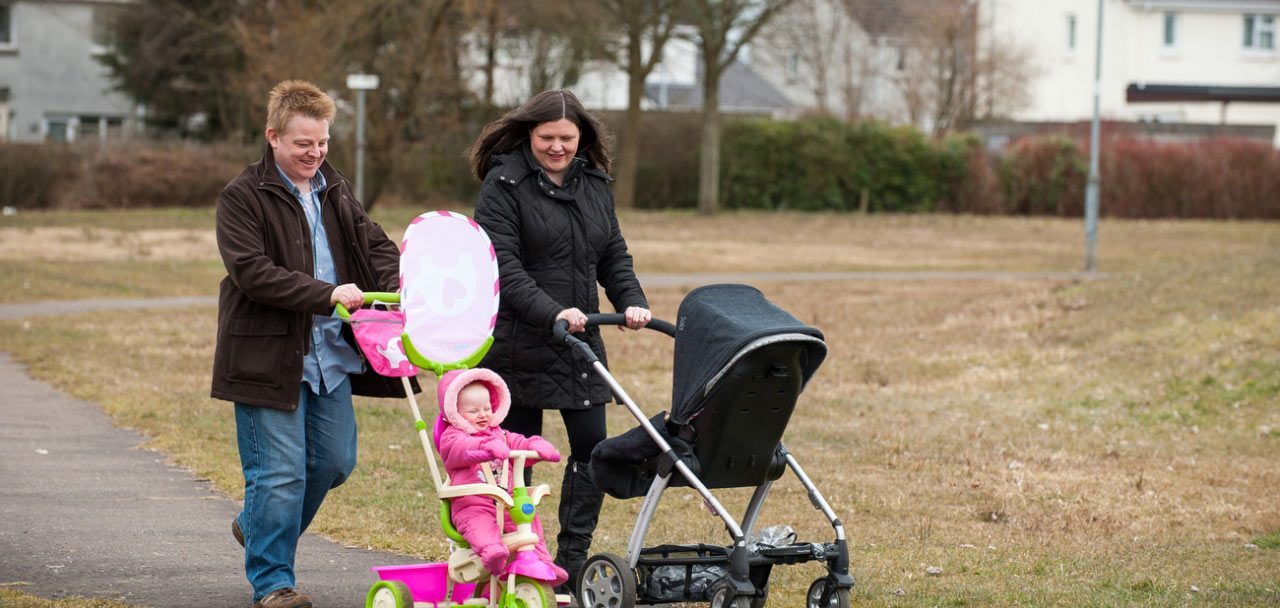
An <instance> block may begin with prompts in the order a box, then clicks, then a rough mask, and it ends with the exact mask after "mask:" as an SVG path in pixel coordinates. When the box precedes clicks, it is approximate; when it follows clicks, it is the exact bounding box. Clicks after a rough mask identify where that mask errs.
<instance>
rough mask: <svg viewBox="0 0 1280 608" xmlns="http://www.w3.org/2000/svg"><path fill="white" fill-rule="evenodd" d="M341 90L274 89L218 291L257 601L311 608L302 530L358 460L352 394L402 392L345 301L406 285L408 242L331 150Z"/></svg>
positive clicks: (228, 199)
mask: <svg viewBox="0 0 1280 608" xmlns="http://www.w3.org/2000/svg"><path fill="white" fill-rule="evenodd" d="M333 118H334V103H333V99H331V98H330V97H329V96H328V95H326V94H325V93H324V92H323V91H321V90H320V89H319V88H317V87H316V86H315V85H313V84H311V83H308V82H303V81H300V80H287V81H284V82H281V83H279V84H277V85H276V86H275V87H273V88H272V89H271V93H270V96H269V98H268V102H267V127H266V139H267V148H266V149H265V151H264V153H263V156H262V159H261V160H259V161H258V162H257V163H254V164H252V165H249V166H248V167H247V168H245V170H244V171H243V172H242V173H241V174H240V175H239V176H238V177H236V178H235V179H233V180H231V183H229V184H227V187H226V188H225V189H223V191H222V195H221V196H220V197H219V199H218V211H217V222H216V225H217V229H216V234H217V237H218V251H219V253H221V254H222V261H223V264H225V265H226V268H227V276H226V278H224V279H223V280H222V285H221V289H220V293H219V297H218V340H217V346H216V349H215V352H214V361H213V386H212V391H211V394H212V395H213V397H215V398H218V399H225V400H227V401H231V402H233V403H234V404H235V420H236V442H237V445H238V447H239V450H240V464H241V468H242V470H243V473H244V508H243V510H242V511H241V512H240V514H239V515H237V516H236V518H235V519H234V520H233V521H232V523H231V532H232V534H233V535H234V536H235V539H236V541H237V542H239V543H240V544H241V545H242V546H243V547H244V567H245V576H246V577H247V578H248V579H249V583H250V584H251V585H253V602H254V607H255V608H308V607H310V606H311V605H312V604H311V598H310V597H308V596H307V595H306V594H304V593H301V592H299V591H297V589H296V581H295V576H294V570H293V563H294V552H295V551H296V550H297V546H298V537H299V536H301V534H302V533H303V531H305V530H306V529H307V526H308V525H309V524H310V523H311V520H312V518H313V517H314V516H315V514H316V511H317V510H318V509H319V508H320V504H321V503H322V502H323V501H324V498H325V496H326V495H327V494H328V492H329V490H331V489H333V488H336V487H338V486H339V485H341V484H342V483H343V482H344V481H346V479H347V477H348V476H349V475H350V474H351V471H352V469H353V468H354V467H355V464H356V421H355V412H354V411H353V409H352V405H351V395H352V394H353V393H354V394H359V395H370V396H376V397H404V391H403V389H402V388H401V387H400V384H398V383H395V382H392V381H391V380H390V379H387V378H382V377H381V376H378V375H377V374H375V373H373V372H372V371H371V369H370V367H369V366H368V365H367V363H366V362H365V360H364V359H363V357H362V355H361V354H360V350H359V349H358V348H355V342H354V338H353V336H352V335H351V331H350V330H349V329H348V328H346V327H345V326H344V325H343V323H342V321H341V320H340V319H338V318H337V317H336V316H335V315H334V309H335V305H336V304H339V303H341V304H342V305H344V306H346V307H347V308H349V309H355V308H358V307H359V306H360V305H361V304H363V303H364V292H365V291H395V290H396V288H397V285H398V283H399V278H398V272H399V262H400V250H399V248H398V247H396V245H395V243H393V242H392V241H391V240H390V239H388V238H387V235H386V233H385V232H383V230H382V228H381V227H380V226H378V224H377V223H375V222H373V221H372V220H371V219H369V216H368V215H366V214H365V212H364V208H363V206H362V205H361V204H360V203H359V202H358V201H356V199H355V197H354V196H353V195H352V193H351V191H352V188H351V184H350V183H349V182H348V181H347V180H346V179H345V178H343V177H342V174H340V173H338V172H337V171H336V170H334V169H333V167H331V166H330V165H329V163H328V162H327V161H326V160H325V158H326V156H327V155H328V152H329V126H330V125H331V124H332V122H333Z"/></svg>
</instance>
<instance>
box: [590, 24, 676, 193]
mask: <svg viewBox="0 0 1280 608" xmlns="http://www.w3.org/2000/svg"><path fill="white" fill-rule="evenodd" d="M674 6H675V0H608V1H607V2H605V3H604V7H605V8H606V10H607V12H608V15H609V17H610V18H611V19H612V20H613V21H614V22H615V23H617V24H618V26H619V28H620V29H621V30H622V34H623V40H622V43H623V44H624V45H625V51H624V52H622V53H617V54H616V55H615V56H617V57H618V59H617V63H618V65H619V67H621V68H622V69H623V71H625V72H626V73H627V112H626V117H625V118H624V120H623V123H622V133H621V140H622V149H621V151H620V152H619V153H618V182H617V185H616V186H615V187H614V197H615V202H616V204H617V205H618V206H619V207H631V206H633V205H634V204H635V195H636V168H637V167H638V166H639V157H640V137H641V134H640V103H641V100H642V98H643V97H644V83H645V80H646V79H647V78H648V77H649V74H651V73H652V72H653V68H654V67H655V66H657V65H658V63H659V62H660V61H662V50H663V48H664V47H665V46H666V44H667V40H669V39H670V38H671V33H672V31H673V28H674V27H675V23H676V20H675V17H674V15H673V9H674ZM646 47H647V50H648V53H647V54H646V52H645V51H646Z"/></svg>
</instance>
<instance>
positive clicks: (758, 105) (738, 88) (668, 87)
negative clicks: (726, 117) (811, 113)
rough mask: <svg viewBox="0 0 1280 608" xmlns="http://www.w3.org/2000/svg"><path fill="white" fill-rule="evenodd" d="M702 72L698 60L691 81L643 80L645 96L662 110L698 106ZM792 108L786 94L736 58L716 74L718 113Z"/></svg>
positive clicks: (700, 103) (700, 105) (700, 97)
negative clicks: (683, 82)
mask: <svg viewBox="0 0 1280 608" xmlns="http://www.w3.org/2000/svg"><path fill="white" fill-rule="evenodd" d="M702 72H703V70H702V62H698V72H697V80H696V82H695V83H694V84H679V85H677V84H662V83H646V84H645V87H644V89H645V97H647V98H648V99H649V101H651V102H653V103H654V105H656V106H657V107H659V108H663V109H673V110H675V109H695V108H701V107H702ZM664 89H665V91H664ZM664 99H665V101H666V103H665V104H664V103H663V100H664ZM792 107H794V104H792V103H791V101H790V100H789V99H787V96H786V95H783V94H782V92H781V91H779V90H778V89H777V88H775V87H774V86H773V85H772V84H769V82H768V81H767V80H765V79H764V78H762V77H761V76H760V75H759V74H756V73H755V71H753V70H752V69H751V68H750V67H749V66H747V65H746V64H744V63H742V62H740V61H735V62H733V63H732V64H730V65H729V67H728V68H727V69H726V70H725V71H724V74H722V75H721V76H720V111H722V112H743V113H751V112H772V111H774V110H785V109H790V108H792Z"/></svg>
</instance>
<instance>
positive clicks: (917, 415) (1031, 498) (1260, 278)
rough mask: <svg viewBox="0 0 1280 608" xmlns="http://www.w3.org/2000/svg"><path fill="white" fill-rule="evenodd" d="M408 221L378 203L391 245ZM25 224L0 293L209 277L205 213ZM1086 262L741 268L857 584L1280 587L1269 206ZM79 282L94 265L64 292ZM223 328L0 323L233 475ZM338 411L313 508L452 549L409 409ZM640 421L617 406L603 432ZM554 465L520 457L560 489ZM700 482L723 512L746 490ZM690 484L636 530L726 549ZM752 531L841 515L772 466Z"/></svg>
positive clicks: (1023, 593)
mask: <svg viewBox="0 0 1280 608" xmlns="http://www.w3.org/2000/svg"><path fill="white" fill-rule="evenodd" d="M412 215H413V213H412V212H409V211H404V210H388V211H386V212H384V213H381V214H379V215H378V216H377V219H379V221H381V222H383V223H384V225H385V226H386V227H387V228H388V230H389V231H390V232H391V233H392V234H393V237H394V238H398V231H399V230H400V229H401V228H402V227H403V226H404V225H406V224H407V222H408V220H409V219H410V218H411V216H412ZM18 217H19V220H13V218H4V219H3V220H2V223H0V269H3V274H0V277H3V278H0V288H4V289H3V290H2V291H0V293H3V294H5V295H4V296H3V298H0V301H4V302H15V301H35V300H41V299H51V297H50V296H49V295H48V293H49V292H60V295H61V296H65V297H89V295H86V294H91V293H92V294H96V295H93V297H104V296H110V295H118V296H130V297H138V296H146V295H150V294H154V295H189V294H212V293H215V292H216V285H217V281H218V280H220V279H221V276H222V271H221V269H220V264H219V262H218V260H217V256H216V247H214V246H212V237H211V231H210V226H211V225H212V213H211V212H181V213H177V212H148V213H142V212H139V213H130V214H125V215H124V216H122V217H123V219H120V220H117V218H116V217H115V216H114V215H112V214H91V213H81V214H76V215H74V216H67V215H62V214H50V215H44V214H36V215H31V216H18ZM622 225H623V230H624V233H625V234H626V236H627V238H628V242H629V244H630V246H631V249H632V252H633V253H634V255H635V257H636V263H637V268H638V270H639V271H640V272H641V273H667V272H716V271H779V270H803V271H820V270H966V271H968V270H1001V271H1071V270H1078V269H1079V268H1080V266H1081V265H1082V260H1083V252H1082V241H1083V237H1082V235H1081V232H1082V230H1081V225H1080V222H1078V221H1064V220H1056V219H1038V218H1029V219H1028V218H976V217H963V216H962V217H955V216H894V217H860V216H852V215H849V216H840V215H802V214H781V215H776V214H740V215H738V214H732V215H725V216H721V217H716V218H703V217H699V216H695V215H688V214H674V213H628V214H624V216H623V217H622ZM86 226H87V227H86ZM60 230H61V231H66V230H70V232H69V233H68V232H52V231H60ZM174 232H177V233H179V234H181V235H182V236H181V238H177V239H172V238H170V237H171V236H172V234H173V233H174ZM50 235H62V236H61V237H60V240H61V242H60V243H58V247H53V246H52V245H51V244H50V243H48V241H47V238H49V237H50ZM77 237H78V238H79V239H80V240H84V241H87V242H90V243H92V244H93V245H92V246H83V243H72V242H71V241H75V240H77ZM31 240H34V241H36V242H34V243H33V242H28V241H31ZM45 250H56V251H58V253H56V254H53V253H48V254H46V253H40V252H42V251H45ZM130 252H132V253H130ZM1099 260H1100V262H1099V269H1100V270H1101V271H1103V272H1104V273H1105V274H1104V275H1103V276H1100V277H1098V278H1091V279H1086V280H1067V279H1022V280H945V279H934V280H867V281H857V282H853V281H849V282H829V283H803V282H774V283H761V284H757V287H760V288H761V289H762V290H763V291H764V292H765V294H766V295H767V296H768V297H769V298H770V299H771V300H773V301H774V302H776V303H778V304H779V305H780V306H782V307H783V308H785V309H787V310H789V311H791V312H792V313H793V314H795V315H796V316H797V317H799V318H800V319H801V320H803V321H805V322H808V323H810V324H812V325H814V326H816V327H818V328H820V329H822V330H823V332H824V333H825V334H826V336H827V341H828V344H829V346H830V349H831V354H830V356H829V358H828V360H827V362H826V363H825V364H824V366H823V368H822V369H821V370H819V372H818V374H817V375H816V376H815V378H814V380H813V382H812V383H811V384H810V386H809V389H808V390H807V391H806V393H805V395H804V396H802V398H801V403H800V406H799V408H798V409H797V412H796V414H795V416H794V417H793V419H792V421H791V423H790V425H789V426H788V429H787V433H786V436H785V437H784V441H785V442H786V444H787V445H788V447H789V448H790V449H791V450H792V451H793V452H794V453H795V454H796V456H797V457H798V458H799V460H800V462H801V463H802V464H803V465H804V466H805V469H806V470H807V471H808V472H809V474H810V475H811V476H812V477H813V478H814V479H815V481H816V482H817V483H818V485H819V487H820V488H821V489H822V491H823V493H824V494H825V495H826V496H827V498H828V500H829V501H830V502H831V503H832V505H833V507H834V508H835V509H836V510H837V512H838V513H839V515H840V516H841V517H842V518H843V519H844V522H845V526H846V530H847V532H848V535H849V538H850V547H851V553H852V555H851V558H852V570H853V573H854V576H855V577H856V578H857V580H858V586H857V588H856V589H855V590H854V593H853V597H852V599H853V604H854V605H859V606H904V607H916V606H919V607H928V606H1195V605H1211V606H1260V605H1277V604H1280V504H1278V503H1277V500H1276V497H1277V496H1280V467H1277V466H1276V462H1277V461H1280V225H1277V224H1274V223H1240V222H1176V221H1167V222H1114V221H1104V222H1103V223H1102V228H1101V234H1100V246H1099ZM23 281H25V282H26V283H28V284H29V286H28V287H22V286H21V285H22V282H23ZM15 285H16V287H15ZM76 285H84V286H92V287H85V288H84V290H83V291H72V292H71V293H64V291H65V288H66V287H67V286H76ZM170 285H178V286H181V287H180V288H170ZM15 290H18V291H17V294H16V295H15ZM686 291H687V289H685V288H661V289H650V290H649V295H650V300H651V303H652V306H653V309H654V311H655V315H656V316H658V317H660V318H671V317H673V316H674V313H675V310H676V308H677V307H678V305H679V302H680V299H681V297H682V296H683V294H684V293H685V292H686ZM37 293H38V294H44V295H41V296H39V297H36V296H35V294H37ZM214 320H215V319H214V311H213V310H212V309H210V308H187V309H164V310H155V311H150V312H146V313H141V314H131V315H119V314H115V313H98V314H90V315H82V316H77V317H43V318H41V317H37V318H31V319H26V320H19V321H9V322H5V323H3V324H0V344H2V345H3V346H2V348H4V349H5V350H9V351H11V352H13V353H14V354H15V357H16V358H18V359H19V360H21V361H22V362H24V363H26V364H28V365H29V366H30V367H31V373H32V374H34V375H35V376H37V377H39V378H40V379H42V380H45V381H48V382H50V383H52V384H55V385H57V386H59V387H60V388H63V389H64V390H67V391H68V392H70V393H72V394H74V395H76V396H78V397H81V398H85V399H89V400H92V401H95V402H97V403H100V404H102V406H103V408H104V409H105V410H106V411H107V412H109V413H110V415H111V416H112V417H113V419H114V420H115V421H116V422H117V423H118V424H120V425H123V426H128V427H133V428H138V429H140V430H142V431H144V432H145V433H147V434H148V435H149V436H151V437H152V438H153V440H152V444H151V445H152V447H156V448H158V449H161V450H163V451H164V452H166V453H169V454H171V455H172V456H173V458H174V459H175V460H176V461H177V462H179V463H180V464H182V465H183V466H186V467H189V468H191V469H192V470H193V471H195V473H196V474H197V475H200V476H202V477H207V478H210V479H212V480H213V481H214V483H215V484H216V485H217V487H219V488H220V489H222V491H224V492H225V493H227V494H228V495H229V496H232V497H238V496H239V495H240V486H241V479H240V471H239V467H238V460H237V457H236V452H235V447H234V445H235V442H234V430H233V422H232V416H231V408H230V407H229V406H228V405H227V404H225V403H221V402H216V401H213V400H211V399H209V398H208V397H207V394H208V385H209V367H210V359H211V356H212V349H213V334H214ZM606 339H607V341H608V343H609V349H610V350H609V353H610V362H611V364H612V367H613V371H614V373H615V375H616V376H617V377H618V378H619V379H620V380H621V381H622V382H623V384H624V386H625V387H626V388H627V390H628V391H630V392H631V394H632V395H633V396H634V397H635V398H636V399H637V401H638V402H639V403H640V404H641V405H642V407H644V408H645V409H646V411H648V412H650V413H654V412H657V411H659V410H661V409H665V408H666V403H665V402H666V400H668V399H669V395H670V375H671V372H670V367H669V366H670V352H671V350H670V346H671V345H670V343H669V340H668V339H667V338H665V337H664V336H660V335H657V334H656V333H654V332H643V333H630V332H628V333H620V332H614V331H609V332H606ZM126 355H127V356H126ZM423 379H425V380H427V384H428V385H430V384H431V382H430V380H429V379H426V378H423ZM430 388H431V387H430V386H428V389H429V390H430ZM427 394H432V393H430V392H428V393H427ZM422 403H423V405H424V406H425V409H427V411H430V410H431V409H432V408H431V406H430V401H429V400H428V399H426V398H424V399H423V401H422ZM357 413H358V416H359V421H360V425H361V426H360V428H361V457H360V465H359V467H358V468H357V471H356V474H355V476H353V478H352V479H351V480H350V481H349V482H348V483H347V485H345V486H344V487H343V488H342V489H340V490H338V491H336V492H335V493H334V494H333V495H331V498H330V499H329V501H328V502H326V506H325V509H323V510H322V512H321V513H320V515H319V516H318V518H317V520H316V522H315V524H314V526H313V530H315V531H317V532H319V533H322V534H325V535H326V536H329V537H331V538H334V539H337V540H340V541H342V542H344V543H347V544H353V545H361V546H370V547H373V548H380V549H391V550H396V551H402V552H405V553H409V554H413V555H417V556H421V557H423V558H430V559H438V558H440V557H442V556H443V554H444V551H445V550H446V547H445V543H444V541H443V536H442V535H441V534H440V533H439V532H438V527H437V524H436V520H435V508H434V506H433V505H434V498H433V496H432V489H431V484H430V481H429V480H428V478H427V476H426V475H425V473H424V468H425V463H424V462H423V454H422V451H421V447H420V446H419V445H418V444H417V443H416V436H415V435H414V433H413V432H412V427H411V417H410V415H409V413H408V408H407V407H406V406H405V404H404V403H402V402H399V401H392V400H358V401H357ZM547 420H548V426H549V431H548V436H549V438H550V439H551V440H552V441H553V442H555V443H557V445H562V446H563V445H566V442H565V440H564V435H563V428H562V426H561V425H560V424H559V420H558V417H548V418H547ZM631 426H632V421H631V420H629V418H628V417H627V416H626V415H625V412H624V411H623V410H622V409H620V408H614V409H613V410H611V414H610V430H611V431H612V432H614V433H618V432H622V431H624V430H626V429H628V428H630V427H631ZM559 476H560V469H559V465H545V464H544V465H539V466H538V468H537V469H536V470H535V477H537V478H538V479H539V480H541V481H547V482H551V483H552V485H553V487H555V486H556V485H557V484H556V483H555V481H556V480H558V479H559ZM718 495H720V497H721V499H722V500H723V501H724V502H725V503H726V504H727V505H729V507H730V508H731V509H732V510H734V511H735V512H738V513H740V512H741V509H742V508H743V507H744V506H745V504H746V501H747V499H748V498H749V492H748V491H746V490H735V491H729V492H724V493H721V494H718ZM548 500H549V501H550V502H549V503H543V506H542V507H541V509H540V511H541V512H543V513H554V512H555V497H554V496H553V497H551V498H550V499H548ZM700 503H701V501H700V500H698V499H696V497H695V495H694V494H693V493H692V492H690V491H687V490H672V491H670V492H668V494H667V495H666V496H664V499H663V503H662V506H661V508H660V509H659V514H658V518H657V520H656V521H655V526H654V528H653V531H652V532H651V533H650V536H649V538H648V543H649V544H657V543H660V542H682V543H683V542H696V541H705V542H718V543H723V542H725V539H727V536H726V535H725V534H724V532H723V529H722V527H721V526H720V525H719V523H718V520H716V519H715V518H713V517H712V516H711V515H710V514H709V513H707V512H706V511H704V510H702V508H701V505H700ZM639 506H640V501H639V500H638V499H637V500H633V501H617V500H608V501H606V506H605V512H604V513H603V515H602V518H601V523H600V528H599V531H598V533H597V540H596V545H595V549H596V550H601V551H613V552H618V553H621V552H622V551H623V550H624V548H625V543H626V540H627V536H628V534H629V533H630V528H631V523H632V522H633V521H634V518H635V515H636V512H637V511H638V509H639ZM551 519H554V518H551ZM760 523H761V524H762V525H769V524H775V523H783V524H788V525H791V526H793V527H794V528H795V529H796V530H797V531H798V532H799V535H800V538H801V539H804V540H814V541H817V540H829V539H830V537H831V529H830V527H829V526H828V525H827V524H826V523H825V521H824V520H823V518H822V517H821V515H820V514H819V513H818V512H817V511H814V510H813V509H812V507H810V505H809V503H808V500H807V499H806V497H805V493H804V491H803V489H802V488H801V487H800V485H799V484H798V483H796V482H795V481H794V479H792V478H790V477H784V478H783V480H782V481H780V482H779V483H778V484H777V485H776V486H775V489H774V492H773V494H772V495H771V497H770V502H769V504H768V506H767V507H766V509H765V512H764V514H763V515H762V517H761V522H760ZM930 567H936V568H940V569H941V574H939V575H930V574H928V573H927V572H926V569H927V568H930ZM818 573H819V568H817V567H816V566H792V567H780V568H777V569H775V570H774V573H773V576H772V579H771V581H772V583H771V596H770V597H771V599H770V601H769V605H770V606H775V607H787V606H797V605H800V603H801V601H802V600H801V596H802V594H803V591H804V589H805V588H806V586H807V585H808V583H809V581H811V580H812V579H813V578H814V577H815V576H817V575H818Z"/></svg>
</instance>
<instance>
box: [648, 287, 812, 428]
mask: <svg viewBox="0 0 1280 608" xmlns="http://www.w3.org/2000/svg"><path fill="white" fill-rule="evenodd" d="M785 334H800V335H802V336H807V337H810V338H817V341H815V340H811V339H806V340H804V344H805V346H804V348H808V349H809V350H810V352H809V356H808V357H807V358H806V361H807V364H806V365H805V367H804V369H802V370H801V374H802V378H801V381H802V386H803V384H807V383H808V382H809V379H810V378H811V377H812V376H813V373H814V372H815V371H817V369H818V366H819V365H821V364H822V360H823V359H825V358H826V355H827V349H826V345H825V344H824V343H823V342H821V340H823V335H822V332H821V331H819V330H817V329H816V328H813V327H809V326H808V325H805V324H804V323H801V322H800V321H798V320H796V318H795V317H793V316H791V314H790V313H788V312H787V311H785V310H782V309H781V308H778V307H777V306H775V305H774V304H773V302H770V301H769V300H768V299H766V298H765V297H764V294H762V293H760V290H758V289H756V288H754V287H751V286H749V285H733V284H722V285H706V286H703V287H699V288H697V289H695V290H693V291H691V292H689V295H687V296H685V298H684V301H683V302H681V303H680V310H679V311H678V312H677V314H676V339H675V355H674V361H673V370H672V383H671V422H672V423H674V424H677V425H684V424H688V423H689V421H690V420H692V419H693V418H694V417H695V416H697V415H698V412H700V411H702V408H703V406H704V405H705V403H706V398H707V396H708V394H709V393H710V389H711V388H712V387H714V386H715V382H716V380H717V379H718V378H719V375H720V373H721V372H722V370H724V369H725V368H726V367H727V366H728V365H729V364H730V363H732V362H733V360H734V359H735V358H736V357H738V356H739V355H740V353H741V351H742V350H743V349H744V348H746V347H747V346H748V345H751V344H752V343H754V342H757V341H759V340H762V339H765V338H769V337H773V336H784V335H785Z"/></svg>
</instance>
